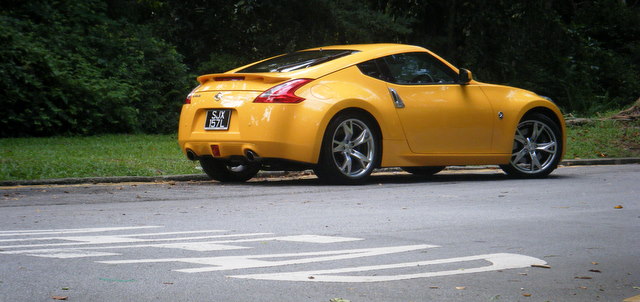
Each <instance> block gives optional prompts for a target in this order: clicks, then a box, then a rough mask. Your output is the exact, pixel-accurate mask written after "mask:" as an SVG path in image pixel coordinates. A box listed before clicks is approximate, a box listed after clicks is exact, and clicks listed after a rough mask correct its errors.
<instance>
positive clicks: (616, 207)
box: [613, 205, 623, 209]
mask: <svg viewBox="0 0 640 302" xmlns="http://www.w3.org/2000/svg"><path fill="white" fill-rule="evenodd" d="M613 208H614V209H622V208H623V206H621V205H617V206H615V207H613Z"/></svg>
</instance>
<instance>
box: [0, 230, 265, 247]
mask: <svg viewBox="0 0 640 302" xmlns="http://www.w3.org/2000/svg"><path fill="white" fill-rule="evenodd" d="M264 235H272V233H249V234H231V235H212V236H193V237H177V238H156V239H137V238H129V237H131V236H76V237H47V238H38V239H39V240H66V241H75V242H65V243H41V244H22V245H5V246H0V249H13V248H34V247H60V246H75V245H96V244H112V243H124V242H159V241H180V240H200V239H215V238H228V237H244V236H264ZM246 240H253V241H260V240H261V239H246Z"/></svg>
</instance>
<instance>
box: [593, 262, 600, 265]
mask: <svg viewBox="0 0 640 302" xmlns="http://www.w3.org/2000/svg"><path fill="white" fill-rule="evenodd" d="M591 264H593V265H598V264H599V263H598V262H591Z"/></svg>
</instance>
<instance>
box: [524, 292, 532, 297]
mask: <svg viewBox="0 0 640 302" xmlns="http://www.w3.org/2000/svg"><path fill="white" fill-rule="evenodd" d="M522 295H523V296H525V297H531V294H529V293H524V294H522Z"/></svg>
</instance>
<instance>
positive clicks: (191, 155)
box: [187, 149, 198, 160]
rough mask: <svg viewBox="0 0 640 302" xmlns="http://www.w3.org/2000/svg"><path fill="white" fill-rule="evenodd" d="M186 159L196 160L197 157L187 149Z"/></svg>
mask: <svg viewBox="0 0 640 302" xmlns="http://www.w3.org/2000/svg"><path fill="white" fill-rule="evenodd" d="M187 158H188V159H189V160H197V159H198V155H197V154H196V153H195V152H193V150H191V149H187Z"/></svg>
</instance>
